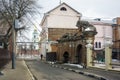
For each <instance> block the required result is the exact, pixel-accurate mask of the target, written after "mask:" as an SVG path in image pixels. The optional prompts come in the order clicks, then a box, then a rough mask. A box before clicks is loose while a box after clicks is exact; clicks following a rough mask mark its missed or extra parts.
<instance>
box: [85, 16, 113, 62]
mask: <svg viewBox="0 0 120 80" xmlns="http://www.w3.org/2000/svg"><path fill="white" fill-rule="evenodd" d="M87 21H88V22H89V23H90V24H92V25H94V26H95V27H96V30H97V32H98V33H97V34H96V35H95V40H94V51H95V58H96V60H97V61H100V62H101V61H102V62H104V61H105V40H106V38H108V37H109V38H110V39H111V42H112V37H113V36H112V34H113V33H112V21H110V20H102V19H100V18H96V19H87Z"/></svg>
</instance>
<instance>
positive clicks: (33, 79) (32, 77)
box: [23, 60, 35, 80]
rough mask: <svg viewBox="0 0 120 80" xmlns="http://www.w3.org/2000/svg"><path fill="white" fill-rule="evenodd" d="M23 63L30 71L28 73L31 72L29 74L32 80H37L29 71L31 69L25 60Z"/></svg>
mask: <svg viewBox="0 0 120 80" xmlns="http://www.w3.org/2000/svg"><path fill="white" fill-rule="evenodd" d="M23 63H24V64H25V66H26V68H27V70H28V72H29V74H30V77H31V79H32V80H35V78H34V76H33V74H32V73H31V71H30V70H29V67H28V66H27V64H26V63H25V61H24V60H23Z"/></svg>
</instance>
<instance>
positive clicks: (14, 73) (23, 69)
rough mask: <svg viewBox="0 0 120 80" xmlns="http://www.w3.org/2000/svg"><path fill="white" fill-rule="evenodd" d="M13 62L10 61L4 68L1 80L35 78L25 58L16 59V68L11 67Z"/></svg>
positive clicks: (31, 79)
mask: <svg viewBox="0 0 120 80" xmlns="http://www.w3.org/2000/svg"><path fill="white" fill-rule="evenodd" d="M11 65H12V63H11V62H10V63H8V64H7V65H6V66H5V68H4V69H3V71H2V72H3V74H4V75H0V80H33V76H32V74H31V73H30V71H29V69H28V67H27V66H26V64H25V61H24V60H16V68H15V69H12V68H11Z"/></svg>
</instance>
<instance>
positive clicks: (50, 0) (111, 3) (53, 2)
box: [33, 0, 120, 32]
mask: <svg viewBox="0 0 120 80" xmlns="http://www.w3.org/2000/svg"><path fill="white" fill-rule="evenodd" d="M61 2H62V3H63V2H65V3H67V4H68V5H69V6H71V7H72V8H73V9H75V10H77V11H78V12H80V13H81V14H82V18H83V19H84V18H92V19H94V18H102V19H113V18H115V17H119V16H120V0H61ZM59 4H60V0H38V5H40V6H41V7H42V9H40V10H38V11H39V13H40V14H39V15H36V17H35V18H33V21H34V23H35V25H36V27H37V29H38V30H39V32H40V31H41V28H40V25H39V24H40V22H41V19H42V17H43V14H44V13H46V12H47V11H49V10H51V9H53V8H55V7H56V6H58V5H59ZM33 30H34V29H33Z"/></svg>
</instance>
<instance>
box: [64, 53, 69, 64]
mask: <svg viewBox="0 0 120 80" xmlns="http://www.w3.org/2000/svg"><path fill="white" fill-rule="evenodd" d="M68 61H69V53H68V52H65V53H64V54H63V62H64V63H68Z"/></svg>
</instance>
